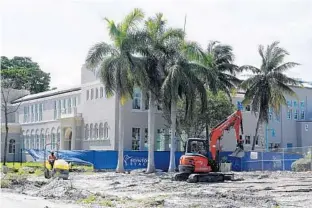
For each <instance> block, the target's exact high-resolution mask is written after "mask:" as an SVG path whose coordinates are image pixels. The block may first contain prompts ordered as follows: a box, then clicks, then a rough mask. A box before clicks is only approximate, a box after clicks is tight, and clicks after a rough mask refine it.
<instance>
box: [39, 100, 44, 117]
mask: <svg viewBox="0 0 312 208" xmlns="http://www.w3.org/2000/svg"><path fill="white" fill-rule="evenodd" d="M42 117H43V103H40V104H39V121H42Z"/></svg>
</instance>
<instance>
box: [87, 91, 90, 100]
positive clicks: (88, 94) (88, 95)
mask: <svg viewBox="0 0 312 208" xmlns="http://www.w3.org/2000/svg"><path fill="white" fill-rule="evenodd" d="M89 96H90V95H89V90H87V100H89Z"/></svg>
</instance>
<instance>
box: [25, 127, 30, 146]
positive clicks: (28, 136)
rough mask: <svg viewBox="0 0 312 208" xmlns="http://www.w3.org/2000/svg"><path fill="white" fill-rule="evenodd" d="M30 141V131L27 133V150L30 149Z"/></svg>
mask: <svg viewBox="0 0 312 208" xmlns="http://www.w3.org/2000/svg"><path fill="white" fill-rule="evenodd" d="M29 140H30V131H29V130H27V131H26V142H25V147H24V148H25V149H29V142H30V141H29Z"/></svg>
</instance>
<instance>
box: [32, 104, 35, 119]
mask: <svg viewBox="0 0 312 208" xmlns="http://www.w3.org/2000/svg"><path fill="white" fill-rule="evenodd" d="M31 121H32V122H34V121H35V109H34V106H33V105H32V106H31Z"/></svg>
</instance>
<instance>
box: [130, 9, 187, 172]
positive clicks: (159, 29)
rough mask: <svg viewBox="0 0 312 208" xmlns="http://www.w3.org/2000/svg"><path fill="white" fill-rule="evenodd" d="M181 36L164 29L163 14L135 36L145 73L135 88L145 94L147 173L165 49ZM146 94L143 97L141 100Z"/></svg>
mask: <svg viewBox="0 0 312 208" xmlns="http://www.w3.org/2000/svg"><path fill="white" fill-rule="evenodd" d="M183 37H184V33H183V31H182V30H180V29H173V28H166V21H165V20H164V18H163V14H162V13H158V14H156V15H155V16H154V17H152V18H148V19H147V20H146V21H145V25H144V29H143V30H142V31H139V32H138V33H137V44H136V50H137V52H138V53H139V54H140V55H142V58H143V60H144V62H145V66H146V67H145V73H143V74H141V75H143V76H139V78H140V80H138V84H139V86H140V88H141V89H142V91H143V92H147V96H146V97H147V98H148V103H149V105H148V106H149V111H148V165H147V170H146V173H152V172H154V171H155V162H154V150H155V110H156V105H157V103H159V102H160V101H159V99H158V98H160V96H161V94H160V89H161V85H162V80H163V76H162V74H163V73H164V64H165V62H166V56H167V55H168V54H167V45H166V43H167V42H168V41H169V40H170V39H172V38H178V39H182V38H183ZM144 95H145V93H143V96H144Z"/></svg>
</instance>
